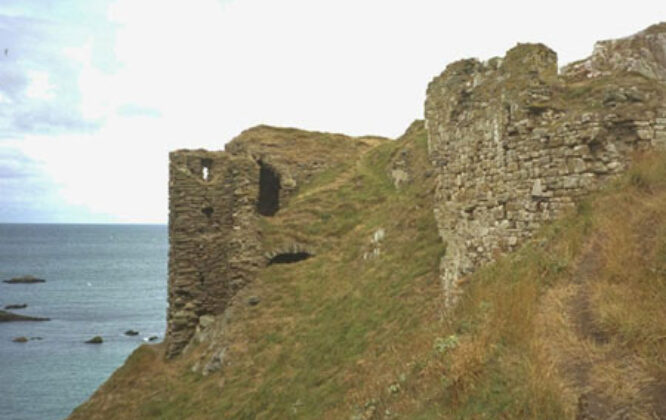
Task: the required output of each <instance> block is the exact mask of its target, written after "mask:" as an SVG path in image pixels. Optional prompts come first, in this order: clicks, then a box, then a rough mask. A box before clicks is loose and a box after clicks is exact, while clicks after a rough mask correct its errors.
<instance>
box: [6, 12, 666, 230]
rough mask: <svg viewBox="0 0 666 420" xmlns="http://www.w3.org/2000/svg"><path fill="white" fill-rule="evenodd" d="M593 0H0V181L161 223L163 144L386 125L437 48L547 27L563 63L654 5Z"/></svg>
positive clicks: (103, 212) (79, 214) (440, 61)
mask: <svg viewBox="0 0 666 420" xmlns="http://www.w3.org/2000/svg"><path fill="white" fill-rule="evenodd" d="M10 3H11V4H10ZM571 10H576V13H571ZM599 10H601V9H600V8H599V5H598V4H594V2H587V3H586V2H579V1H577V2H574V1H573V0H562V1H560V2H550V3H548V4H538V5H536V4H535V3H534V2H531V1H527V0H517V1H511V0H509V1H505V2H490V1H485V2H484V1H481V2H457V3H455V4H454V3H449V2H442V1H439V0H437V1H436V0H413V1H410V2H407V1H392V0H363V1H358V0H331V1H324V0H322V1H312V0H282V1H279V2H278V1H274V0H192V1H190V2H181V1H175V0H141V1H137V0H86V1H80V0H21V1H16V2H2V4H0V156H1V155H2V151H3V150H8V148H9V146H8V145H11V147H12V148H14V149H16V150H19V151H20V152H21V153H22V154H23V157H21V156H18V155H15V156H14V157H9V158H7V159H9V160H11V159H15V163H13V164H11V165H10V164H7V163H6V162H7V159H5V164H4V166H0V181H1V182H4V183H3V184H1V185H0V188H2V189H1V190H0V191H1V194H0V195H3V196H5V198H4V202H5V203H7V202H8V200H9V198H7V196H9V195H12V194H14V195H16V196H17V197H22V198H21V200H27V201H30V200H32V201H30V202H31V203H32V204H31V206H28V207H25V208H29V209H32V210H31V211H34V212H36V213H35V214H41V215H44V214H46V213H44V209H46V208H48V207H49V206H53V209H54V214H55V212H56V211H55V209H58V210H57V213H58V214H59V215H60V216H58V217H65V216H64V215H66V214H67V209H70V210H71V213H70V216H71V217H72V218H74V219H76V218H80V220H86V221H94V220H97V221H102V220H116V221H125V222H130V221H162V222H163V221H166V218H167V188H166V187H167V183H168V179H167V175H168V174H167V168H168V162H167V152H168V151H169V150H172V149H178V148H200V147H205V148H209V149H222V148H223V147H224V143H225V142H226V141H228V140H230V139H231V138H233V137H234V136H235V135H237V134H238V133H239V132H241V131H242V130H243V129H245V128H247V127H250V126H253V125H256V124H261V123H264V124H272V125H281V126H296V127H300V128H304V129H311V130H318V131H333V132H344V133H347V134H352V135H363V134H379V135H385V136H390V137H395V136H398V135H399V134H401V133H402V132H403V131H404V129H405V127H407V126H408V124H409V123H410V122H411V121H412V120H413V119H415V118H422V116H423V101H424V99H425V90H426V87H427V83H428V81H429V80H431V79H432V77H434V76H435V75H437V74H439V73H440V72H441V71H442V70H443V69H444V68H445V66H446V65H447V64H448V63H450V62H451V61H454V60H457V59H460V58H465V57H470V56H471V57H478V58H481V59H487V58H490V57H492V56H495V55H501V54H504V52H505V51H506V50H507V49H509V48H511V47H512V46H513V45H515V43H516V42H544V43H546V44H547V45H549V46H550V47H552V48H553V49H555V50H556V51H557V52H558V53H559V54H560V62H561V63H564V62H567V61H571V60H573V59H578V58H582V57H584V56H585V55H587V54H589V52H591V49H592V45H593V43H594V41H596V40H598V39H603V38H611V37H618V36H624V35H628V34H631V33H632V32H635V31H637V30H640V29H642V28H644V27H646V26H648V25H649V24H651V23H654V19H655V16H661V15H663V6H660V3H658V2H654V1H648V0H635V1H634V2H632V3H630V4H629V3H624V4H623V3H618V2H615V3H613V2H610V3H609V2H606V3H604V5H603V15H604V16H605V18H604V19H600V18H599V16H600V14H599V13H600V12H599ZM4 48H8V49H9V54H8V55H7V56H4V54H3V53H2V51H3V50H4ZM23 158H27V159H28V160H27V161H26V160H21V159H23ZM21 166H25V169H24V170H23V169H21V168H20V167H21ZM3 174H4V177H3ZM30 174H33V175H35V176H34V177H33V176H31V175H30ZM37 174H38V176H37ZM22 186H23V187H22ZM29 191H40V193H39V194H28V193H26V192H29ZM17 200H18V198H17ZM27 201H25V202H27ZM16 202H17V201H12V203H14V204H11V203H10V204H7V206H8V207H7V208H9V206H16V205H17V204H16ZM16 211H19V210H16ZM26 214H27V213H26ZM109 214H110V215H112V217H109V216H108V215H109ZM3 217H4V216H3V215H2V214H1V213H0V221H2V220H3ZM30 217H32V216H29V217H28V216H26V218H30ZM40 217H41V216H40ZM30 220H34V218H32V219H30Z"/></svg>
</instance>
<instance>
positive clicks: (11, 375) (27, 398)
mask: <svg viewBox="0 0 666 420" xmlns="http://www.w3.org/2000/svg"><path fill="white" fill-rule="evenodd" d="M167 250H168V245H167V227H166V226H163V225H161V226H160V225H17V224H9V225H8V224H0V280H4V279H8V278H11V277H16V276H21V275H25V274H32V275H34V276H36V277H40V278H44V279H46V280H47V282H46V283H41V284H6V283H2V282H0V307H1V308H0V309H2V308H4V307H5V306H6V305H9V304H23V303H27V304H28V307H27V308H26V309H20V310H15V311H13V312H16V313H20V314H25V315H34V316H42V317H48V318H51V321H47V322H4V323H0V419H6V420H27V419H31V420H32V419H35V420H36V419H39V420H49V419H62V418H64V417H66V416H67V415H69V413H70V412H71V411H72V410H73V409H74V408H75V407H76V406H77V405H79V404H81V403H82V402H83V401H85V400H86V399H87V398H88V397H89V396H90V395H91V394H92V393H93V392H94V391H95V389H97V387H99V386H100V385H101V384H102V383H103V382H104V381H105V380H106V379H107V378H108V377H109V375H111V373H112V372H113V371H114V370H115V369H116V368H118V367H119V366H120V365H121V364H122V363H123V361H124V360H125V359H126V358H127V356H128V355H129V354H130V353H131V352H132V351H133V350H134V349H135V348H136V347H137V346H139V345H140V344H141V343H142V342H143V340H144V339H146V338H147V337H149V336H152V335H158V336H159V339H160V340H161V339H162V337H163V334H164V331H165V328H166V319H165V318H166V276H167ZM128 329H134V330H136V331H139V332H140V335H139V336H136V337H128V336H125V335H124V334H123V333H124V331H126V330H128ZM95 335H100V336H102V337H103V338H104V343H103V344H101V345H93V344H84V343H83V342H84V341H85V340H87V339H90V338H91V337H93V336H95ZM17 336H26V337H42V339H41V340H32V341H29V342H27V343H14V342H12V338H14V337H17Z"/></svg>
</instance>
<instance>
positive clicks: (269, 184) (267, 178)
mask: <svg viewBox="0 0 666 420" xmlns="http://www.w3.org/2000/svg"><path fill="white" fill-rule="evenodd" d="M257 163H259V197H258V199H257V211H258V212H259V214H261V215H263V216H273V215H274V214H275V213H277V211H278V210H279V209H280V175H279V174H278V173H277V172H276V171H275V170H274V169H273V168H271V167H270V166H268V165H266V164H265V163H263V162H262V161H258V162H257Z"/></svg>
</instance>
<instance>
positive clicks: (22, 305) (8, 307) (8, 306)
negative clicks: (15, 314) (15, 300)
mask: <svg viewBox="0 0 666 420" xmlns="http://www.w3.org/2000/svg"><path fill="white" fill-rule="evenodd" d="M27 307H28V304H27V303H21V304H16V305H7V306H5V309H7V310H10V309H25V308H27Z"/></svg>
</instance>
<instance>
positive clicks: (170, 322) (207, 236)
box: [166, 126, 384, 358]
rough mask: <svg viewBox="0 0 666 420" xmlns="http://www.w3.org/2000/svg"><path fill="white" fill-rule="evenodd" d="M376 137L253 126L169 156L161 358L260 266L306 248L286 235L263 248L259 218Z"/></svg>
mask: <svg viewBox="0 0 666 420" xmlns="http://www.w3.org/2000/svg"><path fill="white" fill-rule="evenodd" d="M383 140H384V139H379V138H373V137H367V138H352V137H347V136H343V135H337V134H327V133H316V132H307V131H302V130H296V129H286V128H274V127H268V126H258V127H255V128H252V129H249V130H247V131H245V132H243V133H242V134H241V135H239V136H238V137H236V138H235V139H233V140H232V141H231V142H230V143H228V144H227V145H226V148H225V151H218V152H211V151H206V150H177V151H174V152H172V153H171V154H170V155H169V245H170V247H169V309H168V314H167V334H166V345H167V350H166V356H167V357H168V358H171V357H174V356H177V355H178V354H180V353H181V352H182V350H183V349H184V348H185V346H186V345H187V344H188V343H189V342H190V340H191V339H192V337H193V335H194V333H195V330H196V327H197V325H199V323H200V322H201V318H202V317H203V316H216V315H220V314H222V313H223V312H224V311H225V309H226V308H227V307H228V305H229V303H230V301H231V299H232V298H233V297H234V295H235V294H236V292H238V290H240V289H241V288H243V287H244V286H245V285H246V284H247V283H248V282H251V281H252V280H254V278H255V277H256V274H257V271H258V270H260V269H261V268H262V267H264V266H266V265H267V264H270V263H273V262H277V263H280V262H288V261H291V260H292V259H293V258H299V257H302V256H303V255H307V256H310V255H312V254H313V253H314V250H312V249H311V248H309V247H307V246H306V245H304V244H299V243H295V242H294V241H293V240H292V239H291V238H289V237H287V236H285V237H281V238H273V243H274V245H273V247H271V248H267V247H266V245H265V243H264V242H263V241H262V232H260V228H259V219H260V218H261V217H273V216H275V215H276V214H277V213H278V211H279V209H280V207H281V205H282V204H283V203H285V202H287V201H288V200H289V198H290V196H291V195H292V194H293V193H294V192H295V191H296V190H297V188H298V186H299V185H301V184H304V183H307V182H308V181H309V180H310V179H311V178H312V177H313V176H314V175H315V174H316V173H318V172H320V171H323V170H326V169H327V168H330V167H331V166H334V165H337V164H340V163H341V162H345V161H350V160H352V159H356V158H357V157H358V154H359V153H362V152H363V151H364V150H367V149H369V148H370V147H371V146H372V145H373V144H376V142H377V141H383Z"/></svg>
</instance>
